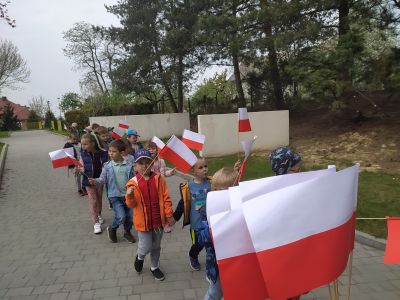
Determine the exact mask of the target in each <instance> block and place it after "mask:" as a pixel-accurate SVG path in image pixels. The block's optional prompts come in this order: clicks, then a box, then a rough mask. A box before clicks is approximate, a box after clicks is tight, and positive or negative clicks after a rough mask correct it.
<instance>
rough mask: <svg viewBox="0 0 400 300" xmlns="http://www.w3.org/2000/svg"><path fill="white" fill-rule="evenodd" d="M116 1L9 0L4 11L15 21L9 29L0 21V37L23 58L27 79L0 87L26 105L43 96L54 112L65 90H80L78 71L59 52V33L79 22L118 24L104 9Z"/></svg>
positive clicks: (10, 96) (15, 100) (60, 43)
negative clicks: (10, 87) (15, 87)
mask: <svg viewBox="0 0 400 300" xmlns="http://www.w3.org/2000/svg"><path fill="white" fill-rule="evenodd" d="M116 3H117V0H11V3H10V4H9V5H8V13H9V15H10V17H11V18H12V19H15V20H16V25H17V26H16V27H15V28H11V26H9V25H7V23H6V22H5V21H4V20H0V38H1V39H7V40H10V41H11V42H13V43H14V44H15V45H16V46H17V47H18V49H19V51H20V54H21V55H22V56H23V57H24V58H25V59H26V60H27V63H28V66H29V68H30V70H31V77H30V82H29V83H27V84H21V85H20V87H21V89H20V90H6V89H4V90H2V92H1V94H2V95H1V96H7V98H8V99H10V100H11V101H13V102H16V103H19V104H23V105H27V104H28V103H29V101H30V100H31V99H32V97H39V96H43V97H44V98H45V99H46V100H50V101H51V107H52V109H53V111H54V112H57V113H58V101H59V100H57V98H59V97H61V95H63V94H65V93H67V92H70V91H71V92H78V93H79V92H80V90H79V84H78V83H79V79H80V77H81V74H80V73H78V72H75V71H73V70H72V68H73V64H72V61H70V60H69V59H68V58H66V57H65V56H64V55H63V51H62V49H63V48H64V47H65V42H64V40H63V39H62V33H63V32H65V31H67V30H68V29H69V28H71V27H72V25H73V24H74V23H76V22H79V21H85V22H88V23H91V24H95V25H111V24H113V25H118V24H119V22H118V19H117V18H116V17H115V16H114V15H112V14H109V13H107V12H106V9H105V7H104V4H116Z"/></svg>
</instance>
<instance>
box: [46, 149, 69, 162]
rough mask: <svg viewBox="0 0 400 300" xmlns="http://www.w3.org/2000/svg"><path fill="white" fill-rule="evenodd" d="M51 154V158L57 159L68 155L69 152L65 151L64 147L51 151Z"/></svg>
mask: <svg viewBox="0 0 400 300" xmlns="http://www.w3.org/2000/svg"><path fill="white" fill-rule="evenodd" d="M49 155H50V158H51V160H56V159H60V158H64V157H67V153H65V151H64V149H59V150H55V151H51V152H50V153H49Z"/></svg>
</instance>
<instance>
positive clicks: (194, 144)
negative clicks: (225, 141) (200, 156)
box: [182, 129, 206, 151]
mask: <svg viewBox="0 0 400 300" xmlns="http://www.w3.org/2000/svg"><path fill="white" fill-rule="evenodd" d="M205 139H206V136H205V135H203V134H201V133H197V132H193V131H190V130H187V129H185V130H183V134H182V142H183V143H184V144H185V145H186V146H188V147H189V148H190V149H193V150H198V151H201V150H203V146H204V141H205Z"/></svg>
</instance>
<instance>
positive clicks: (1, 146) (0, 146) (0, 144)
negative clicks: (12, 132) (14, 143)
mask: <svg viewBox="0 0 400 300" xmlns="http://www.w3.org/2000/svg"><path fill="white" fill-rule="evenodd" d="M3 146H4V144H3V143H0V153H1V150H3Z"/></svg>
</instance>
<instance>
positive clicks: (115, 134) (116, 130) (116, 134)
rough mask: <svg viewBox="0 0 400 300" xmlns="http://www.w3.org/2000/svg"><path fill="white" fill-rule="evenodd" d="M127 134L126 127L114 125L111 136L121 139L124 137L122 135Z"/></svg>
mask: <svg viewBox="0 0 400 300" xmlns="http://www.w3.org/2000/svg"><path fill="white" fill-rule="evenodd" d="M124 134H125V129H123V128H121V127H114V129H113V131H112V133H111V136H112V137H113V138H114V139H116V140H120V139H122V137H123V136H124Z"/></svg>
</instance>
